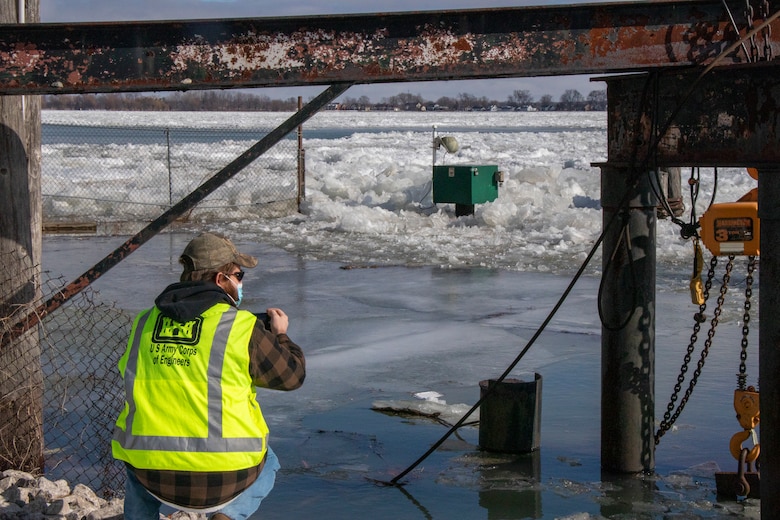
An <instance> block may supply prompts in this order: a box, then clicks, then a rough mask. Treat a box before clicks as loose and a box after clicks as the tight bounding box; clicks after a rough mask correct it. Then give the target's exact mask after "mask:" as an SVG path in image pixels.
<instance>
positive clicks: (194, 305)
mask: <svg viewBox="0 0 780 520" xmlns="http://www.w3.org/2000/svg"><path fill="white" fill-rule="evenodd" d="M217 303H227V304H228V305H233V306H235V302H234V301H233V299H232V298H231V297H230V296H229V295H228V294H227V293H226V292H225V291H223V290H222V288H221V287H220V286H218V285H216V284H214V283H209V282H179V283H174V284H171V285H169V286H168V287H166V288H165V290H164V291H163V292H162V293H160V295H159V296H158V297H157V298H156V299H155V300H154V304H155V305H156V306H157V308H159V309H160V312H162V314H163V315H164V316H167V317H169V318H172V319H174V320H176V321H178V322H180V323H185V322H188V321H192V320H194V319H195V318H197V317H198V316H200V315H201V314H202V313H203V312H204V311H206V310H207V309H210V308H211V307H213V306H214V305H216V304H217Z"/></svg>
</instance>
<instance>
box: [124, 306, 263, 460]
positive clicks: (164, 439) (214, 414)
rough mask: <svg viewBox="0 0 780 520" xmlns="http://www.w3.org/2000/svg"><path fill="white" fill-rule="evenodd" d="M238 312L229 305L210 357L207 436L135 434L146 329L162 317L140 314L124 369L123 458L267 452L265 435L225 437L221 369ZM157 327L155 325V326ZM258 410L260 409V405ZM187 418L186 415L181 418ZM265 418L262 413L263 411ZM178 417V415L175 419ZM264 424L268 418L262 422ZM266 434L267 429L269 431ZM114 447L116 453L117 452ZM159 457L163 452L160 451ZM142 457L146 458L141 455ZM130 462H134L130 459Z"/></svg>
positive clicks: (216, 332) (220, 322)
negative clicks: (145, 454) (136, 454)
mask: <svg viewBox="0 0 780 520" xmlns="http://www.w3.org/2000/svg"><path fill="white" fill-rule="evenodd" d="M237 315H238V311H237V310H236V309H235V308H233V307H229V308H228V309H227V310H226V311H225V312H223V313H222V314H221V316H220V318H219V322H218V324H217V326H216V329H215V332H214V337H213V340H212V341H211V348H210V353H209V359H208V368H207V371H208V387H207V388H208V402H207V408H208V417H209V421H208V436H207V437H205V438H202V437H180V436H159V435H134V434H133V422H134V421H135V419H136V413H137V410H136V401H135V396H134V395H133V391H132V390H133V389H134V385H135V378H136V374H137V373H138V368H139V367H138V362H139V357H140V356H139V354H140V352H139V350H140V349H141V342H142V338H143V336H144V330H145V328H146V326H147V323H148V321H149V319H150V318H151V317H152V316H159V311H158V312H154V309H150V310H148V311H146V312H145V313H143V314H142V315H141V316H139V317H138V319H137V323H136V326H135V327H134V329H133V338H132V340H131V344H130V350H129V352H128V355H127V362H126V365H125V368H124V378H125V387H126V389H127V391H126V394H127V395H126V399H127V415H126V418H125V429H124V430H123V429H122V428H121V427H120V426H119V425H118V424H117V426H116V427H115V429H114V439H113V440H114V441H115V442H116V443H118V444H119V447H117V448H119V450H120V451H121V452H124V456H121V457H120V458H122V459H125V460H127V458H130V459H132V458H133V456H132V455H131V454H130V453H127V452H128V451H130V450H132V451H135V452H150V451H151V452H186V453H191V454H205V453H214V454H216V453H228V452H230V453H236V452H244V453H254V454H259V453H264V452H265V449H266V438H265V435H259V436H253V437H238V438H236V437H227V438H226V437H225V436H224V432H223V427H224V426H223V423H222V418H223V388H222V375H223V374H222V369H223V364H224V361H225V356H226V352H227V347H228V342H229V338H230V334H231V330H232V328H233V325H234V323H235V321H236V317H237ZM153 326H154V325H153ZM258 410H259V408H258ZM179 419H180V420H186V418H179ZM260 419H261V420H262V414H260ZM172 420H176V418H172ZM262 423H263V424H262V427H263V428H267V427H265V421H262ZM265 433H267V429H266V432H265ZM116 454H117V453H116V450H115V455H116ZM160 456H161V457H163V456H164V455H163V454H162V453H160ZM139 457H143V456H141V455H140V454H139ZM129 462H131V464H132V461H131V460H130V461H129Z"/></svg>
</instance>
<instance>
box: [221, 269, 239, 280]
mask: <svg viewBox="0 0 780 520" xmlns="http://www.w3.org/2000/svg"><path fill="white" fill-rule="evenodd" d="M222 274H224V275H225V276H235V277H236V280H238V281H239V282H240V281H241V280H243V279H244V271H236V272H235V273H222Z"/></svg>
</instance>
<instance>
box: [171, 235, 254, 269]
mask: <svg viewBox="0 0 780 520" xmlns="http://www.w3.org/2000/svg"><path fill="white" fill-rule="evenodd" d="M181 256H182V257H187V258H189V260H190V261H191V262H192V268H193V269H194V270H195V271H199V270H201V269H217V268H219V267H222V266H223V265H226V264H230V263H233V264H238V265H240V266H242V267H255V266H256V265H257V258H255V257H254V256H251V255H247V254H245V253H239V252H238V250H237V249H236V246H234V245H233V242H231V241H230V240H228V239H227V238H225V237H223V236H222V235H218V234H216V233H201V234H200V235H198V236H196V237H195V238H193V239H192V240H191V241H190V243H189V244H187V247H185V248H184V252H183V253H182V254H181Z"/></svg>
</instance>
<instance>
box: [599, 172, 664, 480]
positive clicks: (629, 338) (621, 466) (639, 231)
mask: <svg viewBox="0 0 780 520" xmlns="http://www.w3.org/2000/svg"><path fill="white" fill-rule="evenodd" d="M636 173H637V172H635V171H632V170H630V169H628V168H616V167H610V166H602V169H601V186H602V187H601V190H602V208H603V225H604V226H606V225H607V223H608V222H610V221H611V220H612V218H613V216H614V215H615V213H616V212H617V219H618V220H617V222H615V223H614V224H613V225H612V226H611V227H609V229H608V230H607V232H606V235H605V237H604V245H603V247H602V258H603V259H602V265H603V273H602V277H603V282H602V288H601V289H602V290H601V291H600V293H599V298H600V301H599V304H600V305H601V309H602V311H603V312H602V313H601V317H602V320H603V322H602V339H601V466H602V469H603V470H604V471H606V472H613V473H637V472H641V471H649V470H652V469H654V467H655V443H654V439H653V429H654V407H655V388H654V387H655V272H656V262H655V255H656V252H655V223H656V214H655V211H656V201H655V196H654V194H653V191H652V188H651V185H650V181H649V178H648V176H647V175H639V176H638V175H636ZM626 201H627V202H626ZM615 224H616V225H615Z"/></svg>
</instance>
